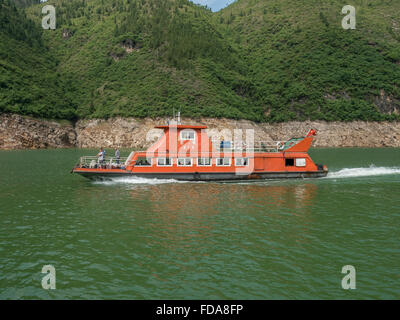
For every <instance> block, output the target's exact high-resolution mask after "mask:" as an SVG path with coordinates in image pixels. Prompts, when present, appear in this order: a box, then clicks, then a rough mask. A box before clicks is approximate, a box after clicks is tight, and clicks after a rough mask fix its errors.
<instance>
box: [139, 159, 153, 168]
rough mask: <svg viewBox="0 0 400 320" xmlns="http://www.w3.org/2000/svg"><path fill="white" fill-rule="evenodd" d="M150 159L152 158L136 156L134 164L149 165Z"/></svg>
mask: <svg viewBox="0 0 400 320" xmlns="http://www.w3.org/2000/svg"><path fill="white" fill-rule="evenodd" d="M152 160H153V159H152V158H146V157H138V158H137V159H136V163H135V166H138V167H151V165H152Z"/></svg>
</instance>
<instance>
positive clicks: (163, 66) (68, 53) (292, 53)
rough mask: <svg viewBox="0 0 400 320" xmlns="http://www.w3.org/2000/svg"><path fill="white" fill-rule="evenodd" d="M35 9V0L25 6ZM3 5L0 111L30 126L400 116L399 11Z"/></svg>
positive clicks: (88, 2)
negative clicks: (41, 121) (127, 119)
mask: <svg viewBox="0 0 400 320" xmlns="http://www.w3.org/2000/svg"><path fill="white" fill-rule="evenodd" d="M32 2H35V1H32ZM353 3H354V5H355V7H356V10H357V11H356V12H357V15H356V17H357V27H356V29H355V30H343V29H342V27H341V20H342V18H343V17H344V15H343V14H342V13H341V9H342V6H343V4H342V3H341V1H336V0H332V1H329V2H328V3H327V2H326V1H320V0H268V1H262V0H259V1H256V0H238V1H236V2H235V3H233V4H232V5H230V6H228V7H227V8H225V9H223V10H222V11H220V12H217V13H212V12H211V11H210V10H209V9H207V8H204V7H201V6H198V5H195V4H193V3H192V2H189V1H187V0H56V1H48V2H46V3H45V4H46V5H47V4H52V5H54V6H55V8H56V18H57V26H56V30H43V29H41V27H40V26H41V19H42V17H43V14H42V13H41V9H42V7H43V6H44V5H45V4H44V3H41V4H33V5H30V2H29V1H22V0H21V1H18V7H15V6H14V5H13V1H12V0H0V26H1V28H0V39H1V44H0V90H1V91H0V111H2V112H4V111H5V112H17V113H21V114H27V115H33V116H38V117H50V118H66V119H76V118H84V117H101V118H107V117H113V116H135V117H146V116H150V117H155V116H169V115H171V114H172V109H173V108H175V109H177V108H180V109H181V111H182V114H183V115H185V116H191V117H197V116H207V117H228V118H236V119H238V118H243V119H250V120H255V121H287V120H292V119H300V120H304V119H324V120H343V121H347V120H354V119H361V120H391V119H399V115H398V113H399V111H400V89H399V86H400V43H399V41H400V29H399V28H400V2H399V1H396V0H375V1H372V0H371V1H369V0H354V1H353Z"/></svg>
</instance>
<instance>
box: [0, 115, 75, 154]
mask: <svg viewBox="0 0 400 320" xmlns="http://www.w3.org/2000/svg"><path fill="white" fill-rule="evenodd" d="M75 145H76V133H75V130H74V127H73V126H72V125H61V124H59V123H58V122H55V121H45V120H39V119H33V118H28V117H22V116H19V115H16V114H0V149H40V148H68V147H74V146H75Z"/></svg>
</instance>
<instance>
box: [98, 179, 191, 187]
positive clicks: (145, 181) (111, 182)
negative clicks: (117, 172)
mask: <svg viewBox="0 0 400 320" xmlns="http://www.w3.org/2000/svg"><path fill="white" fill-rule="evenodd" d="M185 182H188V181H179V180H175V179H149V178H141V177H129V178H124V177H123V178H112V179H111V180H104V181H94V182H93V183H94V184H103V185H115V184H149V185H156V184H164V183H185Z"/></svg>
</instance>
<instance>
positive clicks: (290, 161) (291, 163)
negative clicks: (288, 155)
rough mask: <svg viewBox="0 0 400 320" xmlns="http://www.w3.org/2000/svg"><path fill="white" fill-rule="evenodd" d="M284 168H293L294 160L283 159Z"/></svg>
mask: <svg viewBox="0 0 400 320" xmlns="http://www.w3.org/2000/svg"><path fill="white" fill-rule="evenodd" d="M285 166H286V167H293V166H294V159H285Z"/></svg>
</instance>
